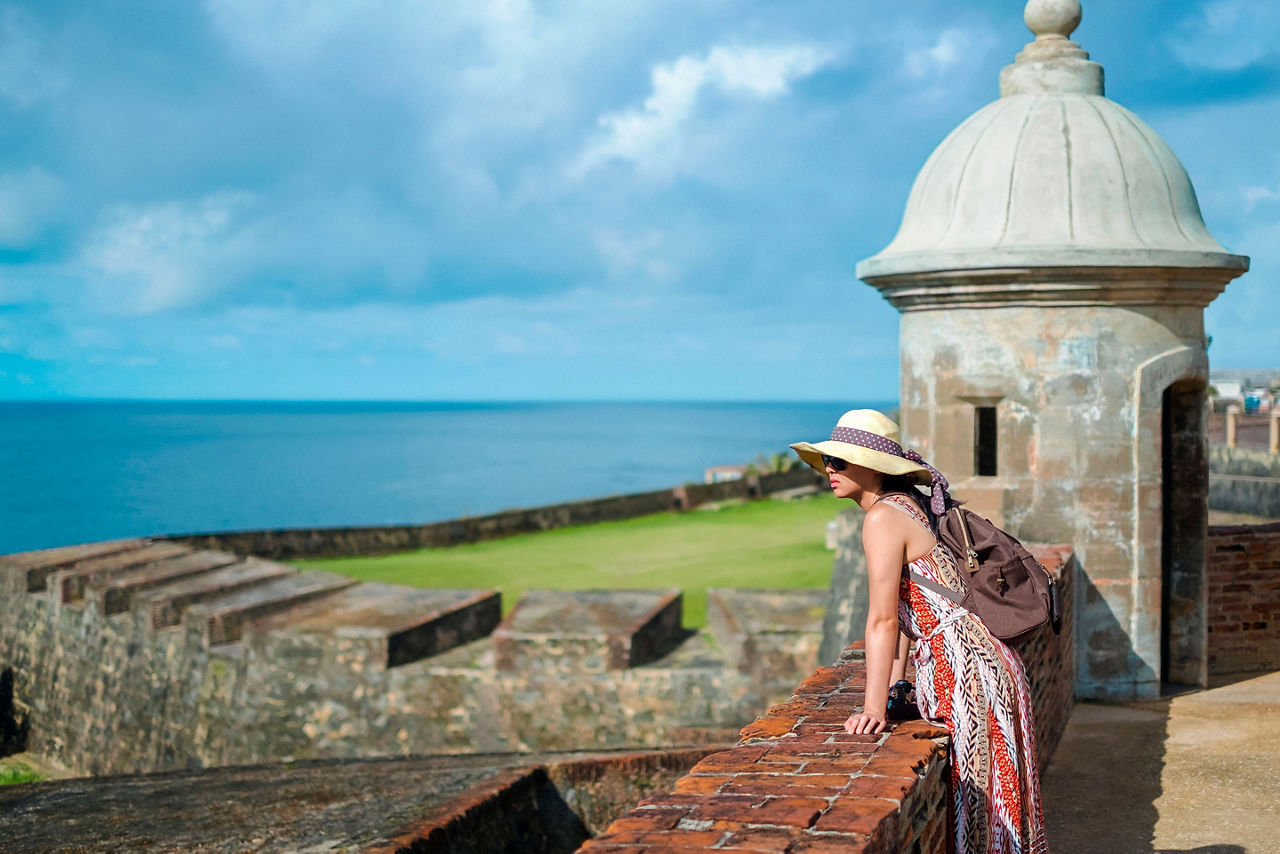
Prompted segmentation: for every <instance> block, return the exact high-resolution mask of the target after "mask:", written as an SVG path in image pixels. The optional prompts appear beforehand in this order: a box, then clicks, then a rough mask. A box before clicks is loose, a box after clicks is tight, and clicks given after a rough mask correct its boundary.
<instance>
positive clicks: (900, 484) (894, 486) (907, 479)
mask: <svg viewBox="0 0 1280 854" xmlns="http://www.w3.org/2000/svg"><path fill="white" fill-rule="evenodd" d="M919 487H920V483H919V482H918V481H917V480H916V479H915V477H913V476H912V475H908V474H885V475H882V476H881V480H880V494H881V495H888V494H889V493H891V492H897V493H900V494H902V495H905V496H907V497H908V498H910V499H911V500H912V501H914V502H915V503H916V506H917V507H919V508H920V509H921V510H922V511H923V512H924V515H925V517H927V518H928V520H929V527H931V528H933V532H934V534H935V535H937V533H938V518H939V517H937V516H935V515H934V513H933V509H932V508H931V507H930V506H929V497H928V496H927V495H926V494H925V493H923V492H921V491H920V489H919ZM963 503H964V502H963V501H956V500H955V499H954V498H952V497H951V496H950V495H949V494H948V495H947V509H948V510H950V509H951V508H952V507H959V506H960V505H961V504H963Z"/></svg>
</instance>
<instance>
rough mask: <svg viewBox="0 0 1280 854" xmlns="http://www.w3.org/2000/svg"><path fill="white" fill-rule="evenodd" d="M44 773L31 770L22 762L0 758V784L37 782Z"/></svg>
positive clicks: (10, 784)
mask: <svg viewBox="0 0 1280 854" xmlns="http://www.w3.org/2000/svg"><path fill="white" fill-rule="evenodd" d="M43 779H44V775H43V774H40V773H37V772H36V771H33V770H32V769H31V768H30V766H28V765H27V764H25V763H23V762H17V761H12V760H11V761H3V760H0V786H13V785H17V784H18V783H39V782H40V781H41V780H43Z"/></svg>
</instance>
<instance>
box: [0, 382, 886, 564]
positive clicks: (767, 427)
mask: <svg viewBox="0 0 1280 854" xmlns="http://www.w3.org/2000/svg"><path fill="white" fill-rule="evenodd" d="M894 405H895V404H893V403H891V402H883V401H881V402H874V401H873V402H862V403H781V402H780V403H348V402H332V403H327V402H319V403H292V402H288V403H280V402H222V401H218V402H206V401H200V402H189V401H163V402H159V401H83V402H82V401H74V402H72V401H66V402H39V403H28V402H0V554H4V553H8V552H15V551H24V550H27V549H38V548H48V547H52V546H60V545H69V544H73V543H84V542H93V541H96V540H105V539H112V538H116V537H130V536H147V535H154V534H180V533H196V532H206V531H230V530H246V529H257V528H312V527H331V526H355V525H395V524H412V523H422V522H433V521H438V520H441V519H449V518H454V517H458V516H465V515H479V514H485V513H492V512H496V511H498V510H504V509H508V508H514V507H534V506H538V505H542V504H554V503H558V502H562V501H572V500H575V499H580V498H594V497H599V496H605V495H616V494H621V493H629V492H642V491H645V490H651V489H662V488H665V487H670V486H675V485H678V484H681V483H688V482H701V481H702V477H703V471H704V469H706V468H707V467H709V466H713V465H722V464H733V463H747V462H751V461H752V460H754V459H755V458H756V457H757V456H758V455H760V454H770V453H776V452H782V451H787V445H788V444H789V443H790V442H794V441H798V440H802V439H803V440H809V441H812V440H814V439H821V438H825V437H826V436H827V435H829V433H830V430H831V426H832V425H833V424H834V423H835V420H836V419H837V418H838V417H839V415H840V413H842V412H843V411H844V410H845V409H849V408H854V407H859V406H874V407H877V408H881V409H887V408H889V407H892V406H894ZM787 453H790V452H789V451H787Z"/></svg>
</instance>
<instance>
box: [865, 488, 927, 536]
mask: <svg viewBox="0 0 1280 854" xmlns="http://www.w3.org/2000/svg"><path fill="white" fill-rule="evenodd" d="M888 499H889V496H883V497H881V499H880V500H879V501H877V502H876V503H875V504H873V505H871V509H870V510H868V511H867V516H866V518H865V519H864V520H863V522H862V534H863V537H864V538H865V537H866V536H867V535H868V534H871V535H873V536H876V535H880V534H896V533H899V532H905V531H909V530H911V526H912V525H915V524H916V522H915V521H914V520H913V519H912V518H911V515H910V511H908V510H907V508H906V507H905V506H903V505H904V504H910V502H911V499H910V498H907V497H906V496H903V497H902V499H901V502H902V503H899V502H898V501H892V502H891V501H889V500H888Z"/></svg>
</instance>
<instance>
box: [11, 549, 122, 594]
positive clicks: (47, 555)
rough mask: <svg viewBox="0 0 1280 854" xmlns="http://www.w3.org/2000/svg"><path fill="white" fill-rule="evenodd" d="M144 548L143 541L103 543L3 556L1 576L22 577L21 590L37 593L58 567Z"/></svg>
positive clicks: (43, 587) (42, 588)
mask: <svg viewBox="0 0 1280 854" xmlns="http://www.w3.org/2000/svg"><path fill="white" fill-rule="evenodd" d="M145 544H146V540H137V539H132V540H108V541H106V542H102V543H85V544H84V545H79V546H60V547H58V548H56V549H41V550H39V551H34V552H20V553H18V554H9V555H3V556H0V572H3V573H4V575H6V576H10V575H19V576H22V578H23V584H22V586H23V587H25V589H26V591H27V592H28V593H38V592H40V591H41V590H44V589H45V579H46V578H47V577H48V575H49V573H50V572H52V571H53V570H55V569H57V568H58V567H64V566H71V565H73V564H75V563H77V562H79V561H82V560H89V559H91V558H96V557H101V556H103V555H109V554H114V553H115V552H121V551H126V550H129V549H136V548H140V547H142V546H143V545H145Z"/></svg>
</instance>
